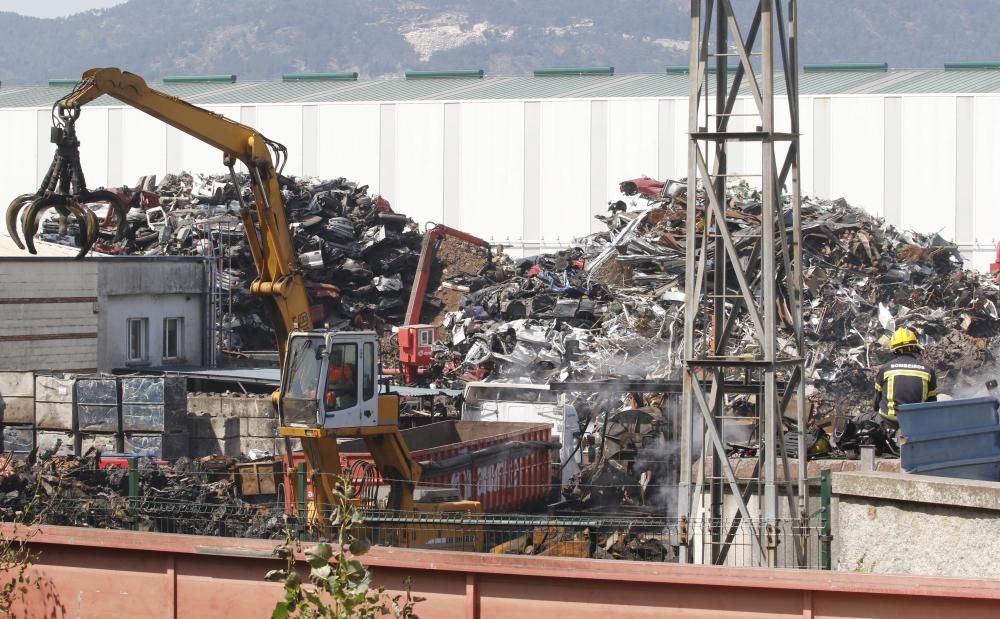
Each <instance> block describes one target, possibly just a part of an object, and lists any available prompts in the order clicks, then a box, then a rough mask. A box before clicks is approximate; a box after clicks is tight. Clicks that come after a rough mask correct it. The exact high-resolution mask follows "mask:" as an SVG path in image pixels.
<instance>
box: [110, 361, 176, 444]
mask: <svg viewBox="0 0 1000 619" xmlns="http://www.w3.org/2000/svg"><path fill="white" fill-rule="evenodd" d="M119 380H120V381H121V388H122V431H123V432H124V434H125V440H124V443H125V444H124V448H125V451H127V452H130V453H141V454H143V455H146V456H149V457H151V458H158V459H164V460H172V459H174V458H179V457H181V456H187V455H188V453H189V443H190V434H189V433H188V426H187V379H185V378H184V377H183V376H123V377H121V378H120V379H119Z"/></svg>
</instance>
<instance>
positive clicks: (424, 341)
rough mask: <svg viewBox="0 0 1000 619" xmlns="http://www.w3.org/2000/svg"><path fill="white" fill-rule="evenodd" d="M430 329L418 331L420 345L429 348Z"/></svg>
mask: <svg viewBox="0 0 1000 619" xmlns="http://www.w3.org/2000/svg"><path fill="white" fill-rule="evenodd" d="M431 332H432V330H431V329H421V330H420V345H421V346H430V345H431Z"/></svg>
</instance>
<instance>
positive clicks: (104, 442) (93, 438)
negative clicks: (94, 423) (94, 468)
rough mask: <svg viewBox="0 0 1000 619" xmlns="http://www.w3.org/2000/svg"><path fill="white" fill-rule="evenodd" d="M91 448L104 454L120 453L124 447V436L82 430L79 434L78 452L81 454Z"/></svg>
mask: <svg viewBox="0 0 1000 619" xmlns="http://www.w3.org/2000/svg"><path fill="white" fill-rule="evenodd" d="M91 448H94V449H96V450H97V451H99V452H100V453H102V454H106V453H120V452H121V451H122V449H123V445H122V438H121V435H119V434H96V433H90V432H81V433H80V434H78V435H77V449H76V451H77V453H78V454H80V455H81V456H82V455H84V454H86V453H87V451H89V450H90V449H91Z"/></svg>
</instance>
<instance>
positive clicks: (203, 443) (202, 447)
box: [188, 436, 240, 458]
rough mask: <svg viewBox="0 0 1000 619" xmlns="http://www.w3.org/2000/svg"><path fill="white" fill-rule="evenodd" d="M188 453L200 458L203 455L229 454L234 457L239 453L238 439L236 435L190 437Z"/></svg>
mask: <svg viewBox="0 0 1000 619" xmlns="http://www.w3.org/2000/svg"><path fill="white" fill-rule="evenodd" d="M188 453H189V454H190V455H189V457H191V458H202V457H204V456H230V457H233V458H235V457H237V456H239V455H240V439H239V437H236V436H233V437H230V438H222V439H217V438H200V437H198V438H196V437H192V438H191V440H190V444H189V449H188Z"/></svg>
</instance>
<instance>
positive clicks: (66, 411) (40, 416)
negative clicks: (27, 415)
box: [35, 401, 74, 430]
mask: <svg viewBox="0 0 1000 619" xmlns="http://www.w3.org/2000/svg"><path fill="white" fill-rule="evenodd" d="M35 427H36V428H41V429H43V430H73V429H74V428H73V403H72V402H47V401H46V402H39V401H36V402H35Z"/></svg>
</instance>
